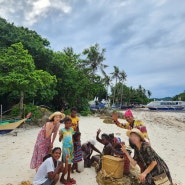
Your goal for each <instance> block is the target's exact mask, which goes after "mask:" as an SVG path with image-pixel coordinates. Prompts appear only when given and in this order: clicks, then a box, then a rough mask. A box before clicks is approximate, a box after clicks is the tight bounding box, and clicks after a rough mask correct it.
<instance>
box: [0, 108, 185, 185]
mask: <svg viewBox="0 0 185 185" xmlns="http://www.w3.org/2000/svg"><path fill="white" fill-rule="evenodd" d="M132 111H133V114H134V117H135V118H136V119H140V120H142V121H143V122H144V123H145V125H146V127H147V130H148V134H149V137H150V140H151V144H152V147H153V148H154V149H155V150H156V152H157V153H158V154H159V155H160V156H161V157H162V158H163V159H164V161H165V162H166V163H167V165H168V167H169V169H170V172H171V175H172V178H173V179H174V183H177V184H178V185H185V180H184V173H183V172H184V169H185V147H184V141H185V113H182V112H178V113H177V112H158V111H157V112H153V111H152V112H148V111H138V110H132ZM121 112H124V111H121ZM120 121H121V122H125V120H120ZM62 126H63V124H61V127H62ZM99 128H100V129H101V130H102V133H104V132H105V133H112V132H114V133H115V135H116V136H119V137H120V138H121V139H122V140H124V141H126V144H128V138H127V137H126V135H125V133H126V130H125V129H121V128H119V127H117V126H116V125H114V124H105V123H103V120H102V119H100V118H99V117H96V116H88V117H80V131H81V133H82V138H81V140H82V143H84V142H86V141H87V140H88V139H90V138H93V139H95V136H96V131H97V129H99ZM39 130H40V128H39V127H36V126H24V127H23V128H19V129H16V130H15V132H17V136H13V132H12V133H10V134H7V135H0V139H1V145H0V158H1V161H0V168H1V181H0V185H7V184H13V185H18V184H19V183H20V182H21V181H28V180H29V181H30V182H32V180H33V177H34V175H35V170H31V169H30V168H29V164H30V160H31V156H32V152H33V147H34V144H35V141H36V137H37V134H38V131H39ZM54 146H59V147H61V143H59V142H58V136H57V138H56V140H55V143H54ZM96 147H97V148H98V149H100V150H102V148H103V146H102V145H101V144H99V143H96ZM72 177H74V178H75V179H76V180H77V184H81V185H85V184H87V182H88V184H89V185H96V184H97V183H96V173H95V169H94V168H85V171H84V172H82V173H80V174H78V173H75V174H72ZM59 184H60V183H58V184H57V185H59Z"/></svg>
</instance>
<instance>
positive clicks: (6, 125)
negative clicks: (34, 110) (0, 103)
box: [0, 113, 31, 134]
mask: <svg viewBox="0 0 185 185" xmlns="http://www.w3.org/2000/svg"><path fill="white" fill-rule="evenodd" d="M30 117H31V113H28V115H27V116H26V118H24V119H21V120H10V121H8V120H7V121H2V122H1V123H0V134H7V133H9V132H11V131H13V130H14V129H16V128H17V127H18V126H20V125H21V124H22V123H24V122H25V121H26V120H27V119H28V118H30Z"/></svg>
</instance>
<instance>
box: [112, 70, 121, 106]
mask: <svg viewBox="0 0 185 185" xmlns="http://www.w3.org/2000/svg"><path fill="white" fill-rule="evenodd" d="M113 67H114V72H112V73H111V74H112V79H115V80H116V84H115V87H114V94H113V104H115V98H116V86H117V83H118V79H119V77H120V71H119V68H118V67H117V66H113Z"/></svg>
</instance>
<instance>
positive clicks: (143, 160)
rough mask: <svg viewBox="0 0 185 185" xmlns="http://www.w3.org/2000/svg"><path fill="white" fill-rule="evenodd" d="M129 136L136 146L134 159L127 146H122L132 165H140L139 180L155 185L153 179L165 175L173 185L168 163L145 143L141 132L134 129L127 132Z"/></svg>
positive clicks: (148, 184) (145, 184)
mask: <svg viewBox="0 0 185 185" xmlns="http://www.w3.org/2000/svg"><path fill="white" fill-rule="evenodd" d="M127 136H128V137H129V139H130V140H131V142H132V143H133V145H135V147H134V157H133V158H132V157H131V156H130V154H129V153H128V151H127V150H126V147H125V145H122V151H123V152H124V153H125V154H126V156H127V157H128V159H129V160H130V162H131V164H132V165H134V166H135V165H136V164H138V165H139V166H140V168H141V174H140V175H139V180H140V182H141V183H142V184H144V185H155V183H154V180H153V177H156V176H157V175H160V174H162V173H165V174H166V175H167V177H168V179H169V181H170V182H171V184H172V178H171V175H170V172H169V169H168V166H167V165H166V163H165V162H164V161H163V160H162V159H161V157H160V156H159V155H158V154H157V153H156V152H155V151H154V150H153V149H152V148H151V146H150V145H149V144H148V143H147V142H145V141H144V136H143V134H142V132H141V131H140V130H138V129H137V128H134V129H132V130H128V131H127Z"/></svg>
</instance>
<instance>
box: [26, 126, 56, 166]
mask: <svg viewBox="0 0 185 185" xmlns="http://www.w3.org/2000/svg"><path fill="white" fill-rule="evenodd" d="M56 131H57V125H55V126H54V128H53V131H52V133H54V132H56ZM51 135H52V134H51ZM51 135H50V137H48V138H45V136H46V124H45V125H43V127H42V129H41V130H40V132H39V134H38V136H37V140H36V143H35V147H34V151H33V155H32V159H31V163H30V168H31V169H38V167H39V166H40V165H41V164H42V162H43V158H44V157H45V156H46V155H47V154H48V153H49V150H50V145H51Z"/></svg>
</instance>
